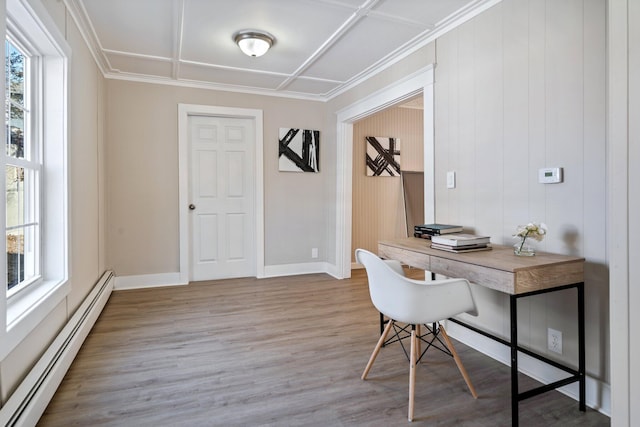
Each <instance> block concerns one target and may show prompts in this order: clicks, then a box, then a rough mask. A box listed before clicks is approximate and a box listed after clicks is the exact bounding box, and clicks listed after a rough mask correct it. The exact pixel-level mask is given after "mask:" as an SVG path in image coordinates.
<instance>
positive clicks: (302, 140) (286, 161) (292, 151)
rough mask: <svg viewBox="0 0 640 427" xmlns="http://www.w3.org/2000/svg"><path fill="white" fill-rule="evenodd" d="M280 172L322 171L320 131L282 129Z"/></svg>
mask: <svg viewBox="0 0 640 427" xmlns="http://www.w3.org/2000/svg"><path fill="white" fill-rule="evenodd" d="M279 140H280V149H279V150H278V157H279V160H278V164H279V170H280V171H283V172H319V171H320V164H319V160H320V131H318V130H309V129H294V128H280V138H279Z"/></svg>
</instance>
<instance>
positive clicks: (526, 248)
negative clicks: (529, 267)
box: [513, 239, 536, 256]
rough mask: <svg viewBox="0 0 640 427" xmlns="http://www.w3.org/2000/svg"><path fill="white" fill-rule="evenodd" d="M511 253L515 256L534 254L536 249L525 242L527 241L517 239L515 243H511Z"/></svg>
mask: <svg viewBox="0 0 640 427" xmlns="http://www.w3.org/2000/svg"><path fill="white" fill-rule="evenodd" d="M513 253H514V254H516V255H517V256H534V255H535V254H536V249H535V248H534V247H533V246H530V245H529V244H527V241H526V239H525V241H524V242H523V241H519V242H518V243H516V244H515V245H513Z"/></svg>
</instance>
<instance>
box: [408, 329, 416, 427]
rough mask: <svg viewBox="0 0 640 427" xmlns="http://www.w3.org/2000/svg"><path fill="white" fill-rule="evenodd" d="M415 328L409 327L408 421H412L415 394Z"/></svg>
mask: <svg viewBox="0 0 640 427" xmlns="http://www.w3.org/2000/svg"><path fill="white" fill-rule="evenodd" d="M416 347H417V338H416V327H415V325H412V327H411V359H410V362H409V363H410V364H409V421H413V400H414V397H415V392H416V350H417V348H416Z"/></svg>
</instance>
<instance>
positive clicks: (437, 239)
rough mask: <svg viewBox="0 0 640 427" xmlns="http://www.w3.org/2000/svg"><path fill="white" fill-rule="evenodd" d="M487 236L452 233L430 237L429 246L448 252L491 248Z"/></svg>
mask: <svg viewBox="0 0 640 427" xmlns="http://www.w3.org/2000/svg"><path fill="white" fill-rule="evenodd" d="M489 240H490V238H489V237H488V236H478V235H475V234H464V233H454V234H447V235H444V236H442V235H440V236H432V237H431V247H432V248H433V249H440V250H443V251H448V252H455V253H464V252H475V251H487V250H489V249H491V245H490V244H489Z"/></svg>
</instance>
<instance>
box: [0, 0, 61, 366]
mask: <svg viewBox="0 0 640 427" xmlns="http://www.w3.org/2000/svg"><path fill="white" fill-rule="evenodd" d="M6 7H7V9H6V10H7V19H6V33H5V56H4V61H5V67H4V68H5V84H4V85H2V86H0V92H4V99H5V145H4V147H3V148H0V159H2V161H3V163H4V165H3V167H4V169H5V173H4V175H0V187H2V186H4V192H0V194H1V195H2V196H1V197H2V198H3V201H2V203H1V204H3V205H4V209H0V224H4V228H5V240H4V244H5V253H6V257H5V260H4V262H2V263H0V269H1V270H2V271H0V277H2V278H3V280H4V282H5V284H4V285H3V289H4V295H2V294H0V343H1V345H0V360H3V359H4V358H5V357H6V356H7V355H8V354H9V353H11V352H12V351H13V350H14V349H15V348H16V347H17V346H18V345H19V344H20V342H22V341H23V340H24V339H25V338H26V337H27V336H28V335H29V334H30V333H31V332H32V331H33V330H34V329H35V328H37V327H38V325H39V324H41V322H42V321H44V320H45V319H47V317H48V316H49V315H50V313H51V312H52V310H54V309H55V308H56V307H60V305H61V303H62V302H63V301H64V298H65V297H66V296H67V295H68V294H69V291H70V286H71V285H70V284H69V280H68V278H69V232H68V229H69V220H68V210H69V209H68V179H67V175H68V173H67V170H68V165H67V164H68V161H67V157H68V153H67V91H68V61H69V57H70V49H69V46H68V44H67V42H66V41H65V39H64V37H63V36H62V34H61V33H60V30H59V29H58V28H57V27H56V25H55V23H54V22H53V20H52V19H51V17H50V16H49V15H48V14H47V12H46V9H45V8H44V6H43V5H42V2H41V1H40V0H6Z"/></svg>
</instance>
